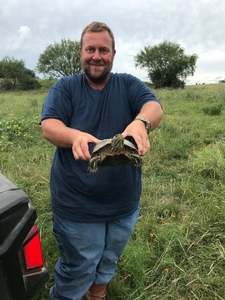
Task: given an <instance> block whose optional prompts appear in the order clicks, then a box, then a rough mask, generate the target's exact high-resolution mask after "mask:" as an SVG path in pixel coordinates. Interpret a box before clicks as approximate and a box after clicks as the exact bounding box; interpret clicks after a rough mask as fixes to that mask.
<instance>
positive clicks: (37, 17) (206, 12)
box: [0, 0, 225, 84]
mask: <svg viewBox="0 0 225 300" xmlns="http://www.w3.org/2000/svg"><path fill="white" fill-rule="evenodd" d="M92 21H101V22H105V23H106V24H107V25H108V26H109V27H110V28H111V29H112V31H113V32H114V35H115V40H116V50H117V53H116V56H115V60H114V66H113V72H126V73H130V74H133V75H134V76H137V77H138V78H140V79H141V80H144V81H147V80H148V78H147V72H146V71H145V70H138V69H136V68H135V67H134V58H133V57H134V56H135V55H136V54H138V53H139V52H140V50H142V49H143V48H144V47H145V46H155V45H157V44H159V43H161V42H163V41H164V40H167V41H170V42H175V43H178V44H179V45H181V46H182V47H183V48H184V49H185V54H187V55H191V54H197V55H198V56H199V58H198V61H197V68H196V71H195V74H194V76H192V77H189V78H188V80H187V84H195V83H215V82H218V81H219V80H221V79H225V4H224V1H222V0H211V1H210V0H4V1H3V0H0V60H1V59H2V58H3V57H5V56H9V57H14V58H15V59H23V60H24V61H25V65H26V67H27V68H28V69H32V70H34V69H35V67H36V65H37V61H38V58H39V55H40V54H41V53H42V52H43V51H44V50H45V49H46V47H47V46H48V45H49V44H53V43H54V42H60V41H61V39H62V38H66V39H71V40H77V41H78V40H79V39H80V34H81V31H82V30H83V28H84V27H85V26H86V25H88V24H90V23H91V22H92Z"/></svg>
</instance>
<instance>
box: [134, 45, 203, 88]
mask: <svg viewBox="0 0 225 300" xmlns="http://www.w3.org/2000/svg"><path fill="white" fill-rule="evenodd" d="M197 58H198V56H197V55H196V54H193V55H190V56H188V55H185V54H184V49H183V48H182V47H181V46H180V45H179V44H175V43H172V42H168V41H164V42H163V43H160V44H159V45H157V46H154V47H151V46H146V47H144V50H141V52H140V53H139V54H137V55H136V56H135V66H136V67H139V68H140V69H146V70H147V72H148V77H149V79H150V80H151V82H152V83H153V84H154V87H155V88H165V87H171V88H179V87H184V80H185V79H186V78H187V77H188V76H190V75H194V71H195V68H196V62H197Z"/></svg>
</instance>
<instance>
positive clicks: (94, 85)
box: [86, 76, 110, 91]
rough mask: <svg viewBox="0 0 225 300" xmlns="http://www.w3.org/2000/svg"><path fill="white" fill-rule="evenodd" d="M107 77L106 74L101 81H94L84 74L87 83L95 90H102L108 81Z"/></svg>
mask: <svg viewBox="0 0 225 300" xmlns="http://www.w3.org/2000/svg"><path fill="white" fill-rule="evenodd" d="M109 78H110V76H108V77H107V78H106V79H105V80H104V81H103V82H94V81H92V80H90V79H89V78H88V77H87V76H86V79H87V82H88V84H89V85H90V86H91V87H92V88H93V89H95V90H100V91H101V90H102V89H103V88H104V87H105V86H106V84H107V83H108V81H109Z"/></svg>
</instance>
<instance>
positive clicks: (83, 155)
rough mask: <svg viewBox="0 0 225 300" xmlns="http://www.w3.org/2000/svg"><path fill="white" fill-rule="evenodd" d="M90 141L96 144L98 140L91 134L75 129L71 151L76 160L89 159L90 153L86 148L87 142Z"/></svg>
mask: <svg viewBox="0 0 225 300" xmlns="http://www.w3.org/2000/svg"><path fill="white" fill-rule="evenodd" d="M91 142H92V143H95V144H97V143H99V142H100V140H99V139H96V138H95V137H94V136H92V135H91V134H88V133H85V132H82V131H79V130H76V134H75V135H74V141H73V144H72V152H73V156H74V158H75V159H76V160H87V161H89V160H90V159H91V154H90V152H89V149H88V143H91Z"/></svg>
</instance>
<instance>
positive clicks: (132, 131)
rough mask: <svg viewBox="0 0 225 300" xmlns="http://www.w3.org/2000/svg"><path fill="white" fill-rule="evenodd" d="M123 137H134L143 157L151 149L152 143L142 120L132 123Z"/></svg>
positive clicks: (139, 152)
mask: <svg viewBox="0 0 225 300" xmlns="http://www.w3.org/2000/svg"><path fill="white" fill-rule="evenodd" d="M122 135H123V137H124V138H125V137H126V136H132V137H133V138H134V140H135V142H136V144H137V147H138V154H139V155H141V156H143V155H145V154H146V153H147V152H148V151H149V149H150V141H149V138H148V135H147V131H146V128H145V124H144V123H143V122H142V121H140V120H135V121H133V122H131V123H130V124H129V125H128V126H127V127H126V129H125V130H124V132H122Z"/></svg>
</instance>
